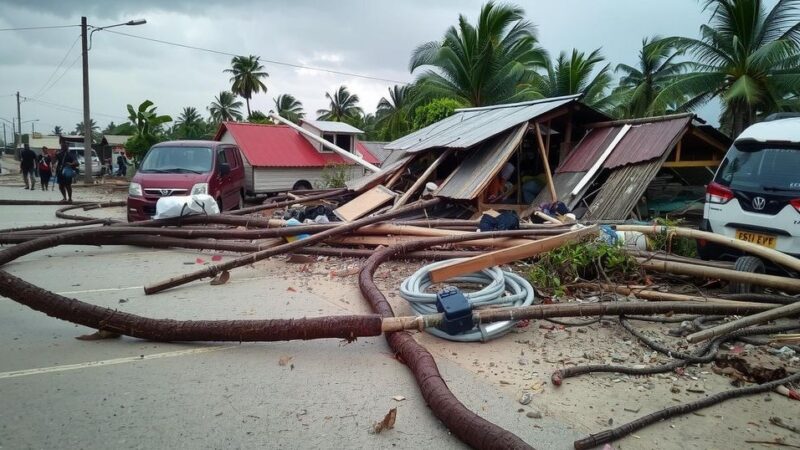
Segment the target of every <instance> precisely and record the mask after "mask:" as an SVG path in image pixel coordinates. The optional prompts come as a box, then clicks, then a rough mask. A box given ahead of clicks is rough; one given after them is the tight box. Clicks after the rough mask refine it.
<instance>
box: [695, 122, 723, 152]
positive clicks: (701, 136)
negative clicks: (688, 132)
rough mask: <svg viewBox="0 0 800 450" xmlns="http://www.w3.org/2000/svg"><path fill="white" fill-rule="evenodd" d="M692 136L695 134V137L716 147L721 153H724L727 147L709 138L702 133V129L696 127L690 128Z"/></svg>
mask: <svg viewBox="0 0 800 450" xmlns="http://www.w3.org/2000/svg"><path fill="white" fill-rule="evenodd" d="M692 136H695V137H696V138H698V139H700V140H701V141H703V142H705V143H706V144H708V145H710V146H712V147H714V148H716V149H717V150H719V151H721V152H722V153H725V152H727V151H728V148H727V147H725V145H723V144H721V143H719V142H717V141H715V140H714V139H711V138H710V137H708V136H706V134H705V133H703V132H702V131H700V130H698V129H697V128H692Z"/></svg>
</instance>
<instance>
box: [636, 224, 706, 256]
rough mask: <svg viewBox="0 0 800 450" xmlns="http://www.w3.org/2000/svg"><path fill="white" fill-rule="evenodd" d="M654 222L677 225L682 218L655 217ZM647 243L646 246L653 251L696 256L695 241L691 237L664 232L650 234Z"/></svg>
mask: <svg viewBox="0 0 800 450" xmlns="http://www.w3.org/2000/svg"><path fill="white" fill-rule="evenodd" d="M654 222H655V223H656V224H657V225H662V226H666V227H679V226H681V225H682V224H683V219H670V218H668V217H657V218H656V219H655V220H654ZM648 244H649V245H648V246H649V247H650V248H651V249H652V250H654V251H664V252H667V253H673V254H675V255H679V256H687V257H690V258H696V257H697V243H696V242H695V240H694V239H692V238H686V237H678V236H672V235H670V234H669V233H668V232H664V233H659V234H657V235H653V236H651V237H650V238H649V241H648Z"/></svg>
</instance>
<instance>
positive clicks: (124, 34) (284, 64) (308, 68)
mask: <svg viewBox="0 0 800 450" xmlns="http://www.w3.org/2000/svg"><path fill="white" fill-rule="evenodd" d="M105 31H106V32H108V33H114V34H119V35H122V36H127V37H131V38H134V39H141V40H144V41H151V42H157V43H159V44H165V45H172V46H175V47H182V48H188V49H191V50H199V51H202V52H208V53H214V54H217V55H223V56H231V57H236V56H243V55H237V54H235V53H228V52H223V51H220V50H212V49H210V48H203V47H197V46H194V45H187V44H179V43H177V42H170V41H165V40H162V39H154V38H149V37H144V36H137V35H135V34H128V33H123V32H121V31H113V30H105ZM259 61H263V62H265V63H268V64H275V65H279V66H287V67H293V68H296V69H307V70H316V71H319V72H328V73H333V74H336V75H345V76H350V77H357V78H365V79H367V80H375V81H386V82H389V83H395V84H402V85H405V84H408V83H407V82H405V81H397V80H389V79H387V78H380V77H373V76H370V75H362V74H358V73H352V72H343V71H340V70H333V69H323V68H321V67H312V66H305V65H302V64H293V63H288V62H284V61H276V60H272V59H264V58H261V57H259Z"/></svg>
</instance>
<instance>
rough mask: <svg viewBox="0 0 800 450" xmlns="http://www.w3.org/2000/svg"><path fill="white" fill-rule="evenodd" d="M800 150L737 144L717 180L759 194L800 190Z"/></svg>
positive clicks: (721, 167) (726, 157) (722, 165)
mask: <svg viewBox="0 0 800 450" xmlns="http://www.w3.org/2000/svg"><path fill="white" fill-rule="evenodd" d="M798 167H800V149H798V148H794V147H775V146H770V145H767V146H765V145H763V144H734V145H733V146H732V147H731V149H730V150H728V154H727V155H725V159H724V160H723V161H722V164H720V166H719V170H718V171H717V175H716V176H715V177H714V181H715V182H717V183H719V184H721V185H723V186H727V187H729V188H731V189H735V190H741V191H746V192H752V193H759V194H779V195H780V194H781V193H784V194H787V195H789V194H792V195H794V194H796V193H798V192H800V170H798Z"/></svg>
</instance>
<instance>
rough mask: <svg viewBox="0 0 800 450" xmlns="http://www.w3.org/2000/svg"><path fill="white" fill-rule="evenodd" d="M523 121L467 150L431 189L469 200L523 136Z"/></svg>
mask: <svg viewBox="0 0 800 450" xmlns="http://www.w3.org/2000/svg"><path fill="white" fill-rule="evenodd" d="M527 129H528V124H527V122H526V123H524V124H522V125H520V126H518V127H517V128H516V129H514V130H511V131H508V132H507V133H505V134H503V135H501V136H497V137H496V138H493V139H490V140H488V141H486V142H485V143H483V144H481V145H478V146H476V147H475V148H474V149H472V150H470V151H468V152H467V156H466V157H465V158H464V159H463V162H462V163H461V164H460V165H459V166H458V167H457V168H456V169H455V170H454V171H453V172H452V173H451V174H450V176H449V177H447V179H446V180H445V181H444V183H442V185H441V186H439V189H438V190H436V192H434V195H435V196H437V197H445V198H451V199H456V200H472V199H474V198H476V197H478V195H480V193H481V192H483V190H484V189H485V188H486V186H488V185H489V182H490V181H491V180H492V178H493V177H494V176H495V175H497V173H498V172H499V171H500V169H501V168H502V167H503V164H505V163H506V161H508V160H509V158H511V156H512V154H513V153H514V150H516V149H517V147H518V146H519V143H520V142H521V141H522V138H523V136H525V131H526V130H527Z"/></svg>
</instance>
